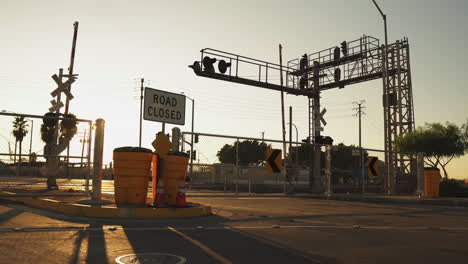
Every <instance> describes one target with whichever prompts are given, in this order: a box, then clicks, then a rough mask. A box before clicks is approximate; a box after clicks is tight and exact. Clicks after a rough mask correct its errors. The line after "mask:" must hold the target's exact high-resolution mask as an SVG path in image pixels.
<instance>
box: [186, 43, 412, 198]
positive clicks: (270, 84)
mask: <svg viewBox="0 0 468 264" xmlns="http://www.w3.org/2000/svg"><path fill="white" fill-rule="evenodd" d="M387 51H388V56H387V64H386V63H384V60H385V56H383V55H384V53H385V47H384V45H382V46H381V45H380V44H379V40H378V39H377V38H374V37H371V36H363V37H361V38H359V39H357V40H353V41H349V42H343V43H342V44H341V49H340V48H339V47H337V46H334V47H331V48H328V49H325V50H322V51H319V52H315V53H311V54H304V56H302V57H301V58H298V59H293V60H290V61H288V63H287V65H278V64H275V63H270V62H266V61H261V60H257V59H253V58H249V57H245V56H241V55H237V54H233V53H228V52H224V51H220V50H215V49H210V48H205V49H202V50H201V59H200V61H195V62H194V63H193V64H192V65H190V66H189V67H191V68H193V70H194V72H195V74H196V75H198V76H201V77H206V78H212V79H218V80H223V81H229V82H234V83H239V84H245V85H251V86H256V87H261V88H266V89H271V90H277V91H284V92H286V93H289V94H294V95H303V96H307V97H308V100H309V136H310V139H312V141H313V140H314V139H315V136H317V135H320V131H321V130H322V128H321V127H320V121H319V119H320V93H321V92H323V91H325V90H328V89H333V88H344V87H345V86H347V85H351V84H357V83H361V82H365V81H370V80H375V79H380V78H382V80H383V102H384V124H385V132H384V138H385V153H386V154H385V165H386V166H390V167H389V168H388V170H386V171H389V172H390V173H389V175H388V178H387V179H386V180H387V182H386V184H385V187H386V188H387V189H388V191H389V192H390V193H393V192H395V191H398V190H400V191H404V192H412V188H414V186H415V177H416V176H415V175H416V167H415V164H414V160H415V157H412V156H405V155H400V154H398V153H395V152H393V142H394V141H395V139H396V138H398V137H400V136H403V135H405V134H407V133H410V132H412V131H413V130H414V127H415V125H414V107H413V96H412V87H411V85H412V83H411V70H410V58H409V44H408V40H407V39H406V38H404V39H402V40H400V41H396V42H395V43H392V44H389V45H388V47H387ZM216 61H218V71H216V70H215V68H214V63H216ZM385 65H388V71H387V72H388V76H387V81H385V68H384V67H385ZM281 75H283V77H284V78H285V79H286V84H285V85H281V84H280V82H279V80H280V76H281ZM387 97H388V102H389V103H388V105H387V104H386V102H387V100H386V99H387ZM388 131H389V132H388ZM316 162H317V160H316Z"/></svg>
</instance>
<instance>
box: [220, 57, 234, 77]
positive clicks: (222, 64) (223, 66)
mask: <svg viewBox="0 0 468 264" xmlns="http://www.w3.org/2000/svg"><path fill="white" fill-rule="evenodd" d="M229 67H231V63H228V62H226V61H225V60H220V61H219V62H218V70H219V72H220V73H222V74H225V73H226V71H227V69H228V68H229Z"/></svg>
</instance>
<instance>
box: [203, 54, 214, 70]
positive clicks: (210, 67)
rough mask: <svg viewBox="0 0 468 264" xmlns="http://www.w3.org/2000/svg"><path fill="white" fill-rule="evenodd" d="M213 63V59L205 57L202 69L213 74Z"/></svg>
mask: <svg viewBox="0 0 468 264" xmlns="http://www.w3.org/2000/svg"><path fill="white" fill-rule="evenodd" d="M215 62H216V59H215V58H210V57H208V56H205V57H204V58H203V68H205V71H206V72H209V73H214V72H215V70H214V67H213V64H214V63H215Z"/></svg>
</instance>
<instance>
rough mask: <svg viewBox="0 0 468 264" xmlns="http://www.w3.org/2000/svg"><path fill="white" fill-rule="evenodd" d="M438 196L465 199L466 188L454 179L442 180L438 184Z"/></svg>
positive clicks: (467, 191) (467, 193) (467, 192)
mask: <svg viewBox="0 0 468 264" xmlns="http://www.w3.org/2000/svg"><path fill="white" fill-rule="evenodd" d="M439 190H440V196H441V197H467V198H468V188H467V187H465V186H464V185H463V184H462V183H461V182H460V181H458V180H454V179H443V180H442V181H441V182H440V189H439Z"/></svg>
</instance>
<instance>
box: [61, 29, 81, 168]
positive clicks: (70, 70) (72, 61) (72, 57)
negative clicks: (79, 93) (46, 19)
mask: <svg viewBox="0 0 468 264" xmlns="http://www.w3.org/2000/svg"><path fill="white" fill-rule="evenodd" d="M73 29H74V30H73V42H72V50H71V55H70V66H69V67H68V79H69V80H71V79H74V78H75V77H76V76H74V75H73V67H74V64H75V50H76V38H77V36H78V21H75V23H73ZM66 89H68V91H69V92H71V82H70V84H69V85H68V88H66ZM69 106H70V97H68V96H67V99H66V101H65V111H64V114H65V115H67V114H68V109H69ZM69 163H70V142H68V146H67V162H66V163H65V165H66V166H67V171H66V173H67V177H69V176H70V165H69Z"/></svg>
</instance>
